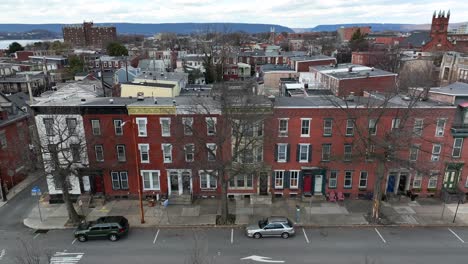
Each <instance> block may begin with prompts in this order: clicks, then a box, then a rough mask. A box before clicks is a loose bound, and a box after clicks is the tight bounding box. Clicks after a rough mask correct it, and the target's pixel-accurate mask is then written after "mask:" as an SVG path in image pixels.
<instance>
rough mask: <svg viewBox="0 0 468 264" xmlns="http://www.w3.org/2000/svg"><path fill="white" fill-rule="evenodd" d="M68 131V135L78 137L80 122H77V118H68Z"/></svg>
mask: <svg viewBox="0 0 468 264" xmlns="http://www.w3.org/2000/svg"><path fill="white" fill-rule="evenodd" d="M66 122H67V129H68V135H76V134H77V131H76V127H77V125H78V122H77V121H76V118H67V119H66Z"/></svg>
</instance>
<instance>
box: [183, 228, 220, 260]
mask: <svg viewBox="0 0 468 264" xmlns="http://www.w3.org/2000/svg"><path fill="white" fill-rule="evenodd" d="M192 232H193V235H192V248H191V251H190V255H189V256H188V258H187V261H186V263H187V264H212V263H215V262H214V258H209V257H208V245H207V244H206V237H203V235H202V234H200V233H198V232H196V231H195V230H192Z"/></svg>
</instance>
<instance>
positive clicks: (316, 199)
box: [301, 195, 327, 202]
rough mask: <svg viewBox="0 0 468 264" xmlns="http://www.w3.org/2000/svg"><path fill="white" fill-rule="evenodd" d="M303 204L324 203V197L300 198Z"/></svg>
mask: <svg viewBox="0 0 468 264" xmlns="http://www.w3.org/2000/svg"><path fill="white" fill-rule="evenodd" d="M301 200H302V201H303V202H324V201H326V200H327V199H326V197H325V195H311V196H304V195H303V196H302V199H301Z"/></svg>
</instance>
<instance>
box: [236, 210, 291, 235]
mask: <svg viewBox="0 0 468 264" xmlns="http://www.w3.org/2000/svg"><path fill="white" fill-rule="evenodd" d="M245 233H246V235H247V236H248V237H253V238H257V239H258V238H262V237H270V236H278V237H282V238H288V237H289V236H292V235H294V234H295V231H294V226H293V223H292V222H291V220H289V219H288V218H286V217H282V216H272V217H268V218H267V219H264V220H260V221H258V223H257V224H255V225H249V226H247V227H246V228H245Z"/></svg>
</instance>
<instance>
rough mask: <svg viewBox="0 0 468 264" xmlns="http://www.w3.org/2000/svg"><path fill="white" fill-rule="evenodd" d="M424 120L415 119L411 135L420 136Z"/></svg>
mask: <svg viewBox="0 0 468 264" xmlns="http://www.w3.org/2000/svg"><path fill="white" fill-rule="evenodd" d="M423 125H424V119H415V120H414V126H413V134H414V135H416V136H421V135H422V132H423Z"/></svg>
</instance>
